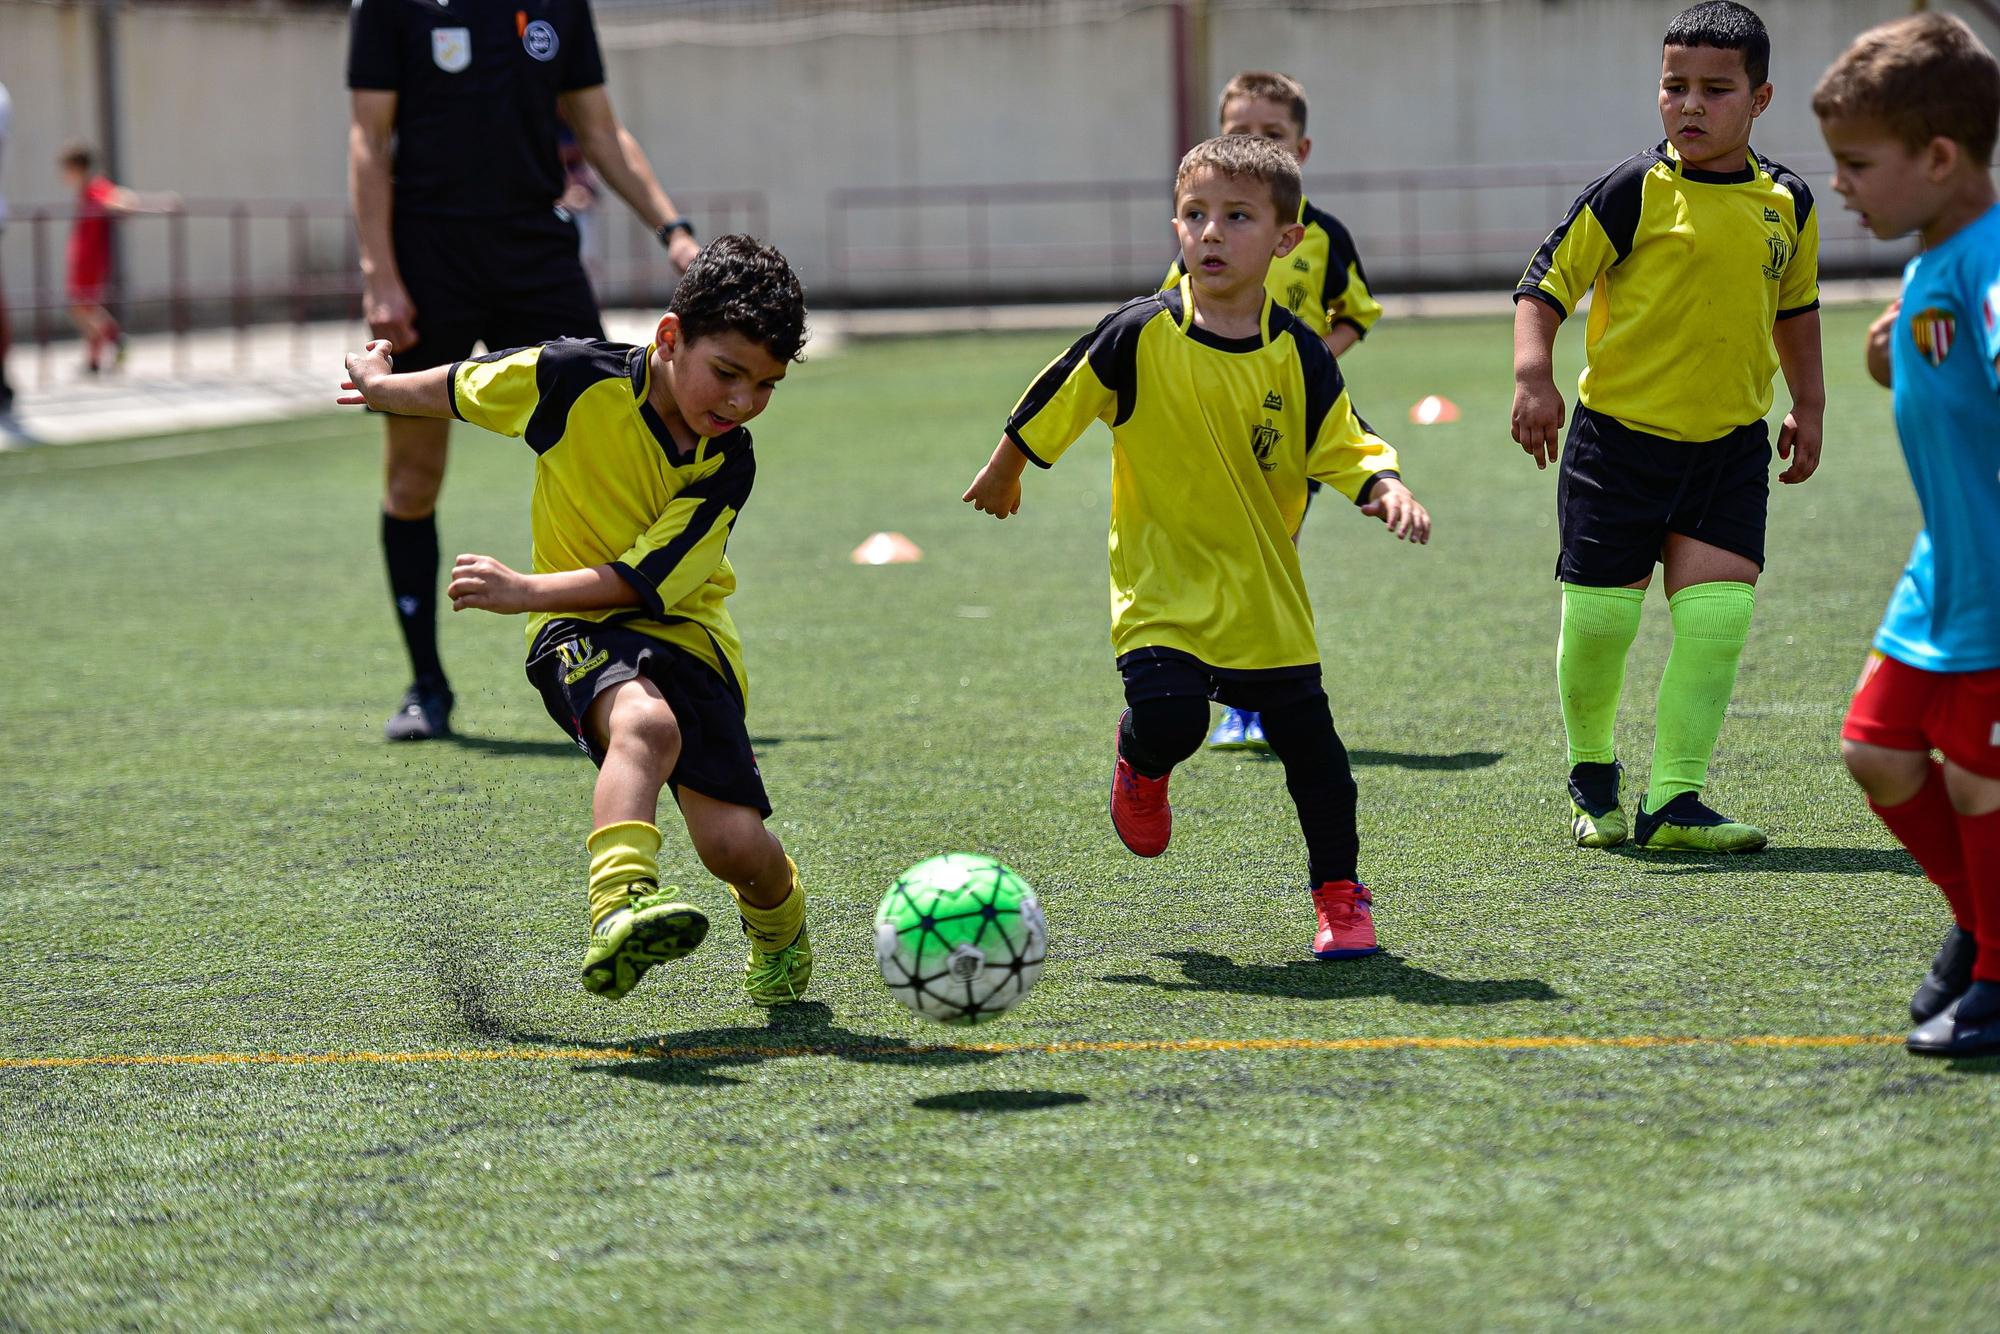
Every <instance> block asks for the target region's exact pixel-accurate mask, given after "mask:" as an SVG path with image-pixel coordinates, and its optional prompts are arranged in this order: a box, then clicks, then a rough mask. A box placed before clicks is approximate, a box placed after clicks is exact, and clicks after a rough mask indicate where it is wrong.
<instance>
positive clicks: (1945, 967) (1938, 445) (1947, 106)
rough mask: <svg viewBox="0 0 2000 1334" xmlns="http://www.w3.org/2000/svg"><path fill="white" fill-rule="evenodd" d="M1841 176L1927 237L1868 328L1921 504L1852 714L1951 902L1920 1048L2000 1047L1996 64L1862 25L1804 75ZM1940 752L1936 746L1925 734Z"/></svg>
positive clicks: (1880, 797) (1856, 741)
mask: <svg viewBox="0 0 2000 1334" xmlns="http://www.w3.org/2000/svg"><path fill="white" fill-rule="evenodd" d="M1813 111H1814V112H1815V113H1816V114H1817V115H1818V116H1819V118H1820V129H1821V131H1822V132H1823V133H1824V134H1825V136H1826V144H1827V147H1828V148H1829V149H1830V150H1831V151H1832V153H1833V162H1834V176H1833V188H1834V189H1835V190H1837V191H1838V192H1839V193H1840V196H1841V198H1842V199H1843V200H1845V201H1846V204H1847V207H1848V208H1849V209H1851V210H1853V211H1854V212H1856V213H1859V214H1860V215H1861V223H1862V225H1863V226H1864V227H1866V228H1867V229H1868V230H1869V231H1871V232H1873V233H1874V234H1875V235H1876V236H1878V237H1880V238H1882V239H1884V240H1888V239H1890V238H1892V237H1898V236H1907V235H1909V234H1910V233H1911V232H1915V233H1916V234H1917V235H1918V236H1919V237H1921V238H1922V240H1923V252H1922V253H1921V254H1919V255H1918V256H1917V257H1916V258H1915V259H1913V260H1911V261H1910V263H1909V266H1908V267H1907V268H1906V269H1904V271H1903V292H1902V296H1901V298H1900V299H1899V301H1898V303H1897V304H1896V305H1894V306H1892V307H1891V308H1890V310H1889V311H1888V313H1887V314H1885V315H1884V316H1883V318H1882V319H1880V320H1878V321H1877V322H1876V324H1875V327H1874V328H1873V329H1872V330H1870V338H1869V346H1868V367H1869V370H1870V372H1871V373H1872V374H1873V375H1874V376H1875V378H1876V379H1877V380H1879V381H1881V382H1882V383H1883V384H1885V385H1888V386H1889V387H1890V388H1891V390H1892V391H1893V392H1894V395H1895V413H1896V434H1897V435H1898V436H1899V437H1900V438H1901V440H1902V443H1903V457H1904V459H1905V461H1906V462H1907V463H1908V464H1909V469H1910V480H1911V482H1912V483H1913V484H1914V485H1915V487H1916V492H1917V500H1918V503H1919V504H1920V505H1921V506H1922V508H1923V514H1924V528H1923V531H1922V532H1920V533H1919V534H1917V540H1916V545H1915V546H1914V547H1913V548H1912V549H1911V551H1910V559H1909V564H1908V565H1906V566H1905V567H1904V569H1903V577H1902V578H1901V580H1899V581H1898V582H1897V584H1896V591H1895V592H1894V593H1893V594H1892V595H1891V596H1890V599H1889V608H1888V611H1887V613H1886V614H1885V615H1884V616H1883V618H1882V626H1881V629H1879V630H1878V631H1877V632H1876V635H1875V645H1874V651H1873V653H1871V654H1870V656H1869V660H1868V665H1867V668H1866V669H1865V670H1864V671H1863V673H1862V677H1861V684H1860V686H1859V687H1858V688H1857V689H1856V690H1855V693H1854V702H1853V704H1852V706H1851V707H1850V708H1849V710H1848V714H1847V723H1846V726H1845V727H1844V728H1842V731H1841V737H1842V740H1841V753H1842V754H1843V756H1844V757H1845V758H1846V760H1847V767H1848V770H1849V771H1850V772H1851V773H1852V774H1853V775H1854V779H1855V781H1856V782H1858V783H1859V784H1860V785H1861V788H1862V790H1863V791H1864V792H1866V793H1867V794H1868V805H1869V807H1870V809H1872V810H1873V811H1874V812H1875V814H1876V815H1878V816H1879V817H1881V820H1882V823H1884V824H1885V825H1887V826H1888V827H1889V831H1890V832H1891V833H1893V834H1894V835H1895V836H1896V838H1897V840H1898V841H1899V842H1901V843H1902V845H1903V846H1904V847H1906V848H1908V849H1909V850H1910V855H1911V856H1913V857H1915V858H1916V860H1917V864H1918V865H1919V866H1921V867H1922V868H1923V870H1924V874H1925V875H1927V876H1928V877H1930V880H1931V882H1932V883H1933V884H1935V885H1936V886H1937V887H1938V888H1939V889H1940V890H1942V891H1943V892H1944V896H1945V899H1946V900H1947V901H1948V902H1949V903H1950V905H1951V915H1952V921H1953V925H1952V928H1951V931H1950V934H1949V935H1948V936H1947V938H1946V940H1945V944H1944V948H1943V949H1942V950H1940V951H1939V952H1938V956H1937V959H1936V961H1935V962H1934V963H1933V964H1932V966H1931V973H1930V976H1929V977H1927V978H1925V979H1924V982H1923V985H1922V986H1920V987H1919V988H1918V989H1917V992H1916V995H1915V996H1913V997H1912V998H1911V1000H1910V1018H1911V1019H1912V1020H1914V1021H1915V1022H1916V1025H1917V1027H1916V1029H1915V1031H1913V1032H1912V1033H1911V1034H1910V1036H1909V1048H1910V1050H1911V1051H1913V1052H1918V1053H1921V1054H1923V1055H1930V1056H1984V1055H1990V1054H1992V1053H1995V1052H2000V313H1996V312H2000V207H1996V206H1995V194H1994V187H1993V176H1992V166H1991V164H1992V161H1993V143H1994V138H1995V135H1996V133H2000V65H1996V63H1995V62H1994V59H1993V56H1992V55H1991V54H1990V53H1989V52H1988V51H1987V50H1986V48H1985V47H1983V46H1981V45H1980V44H1979V40H1978V39H1977V38H1976V37H1974V36H1973V35H1972V31H1971V29H1969V28H1967V27H1966V26H1965V24H1963V23H1961V22H1960V21H1959V20H1957V19H1955V18H1951V17H1949V16H1947V15H1944V14H1918V15H1914V16H1912V17H1910V18H1907V19H1898V20H1896V21H1895V22H1892V23H1885V24H1883V25H1882V26H1880V27H1878V28H1871V29H1870V30H1869V31H1867V32H1865V33H1863V34H1862V35H1861V36H1860V37H1859V38H1858V39H1856V41H1855V43H1854V45H1853V46H1851V47H1849V48H1848V49H1847V51H1846V53H1845V54H1843V55H1842V56H1841V57H1840V59H1839V60H1837V61H1835V62H1834V64H1833V67H1832V68H1831V69H1829V70H1827V72H1826V75H1825V76H1824V77H1823V78H1822V79H1821V80H1820V82H1819V87H1818V88H1817V89H1815V90H1814V92H1813ZM1934 750H1935V751H1937V752H1939V753H1940V754H1942V755H1943V757H1944V758H1943V760H1942V762H1940V761H1939V760H1936V759H1933V758H1932V757H1931V753H1932V751H1934Z"/></svg>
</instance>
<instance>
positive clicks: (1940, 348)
mask: <svg viewBox="0 0 2000 1334" xmlns="http://www.w3.org/2000/svg"><path fill="white" fill-rule="evenodd" d="M1956 327H1957V325H1956V321H1955V320H1954V319H1953V318H1952V314H1951V312H1950V311H1948V310H1939V309H1938V308H1937V307H1936V306H1931V307H1928V308H1927V309H1924V310H1920V311H1918V312H1917V313H1916V314H1915V315H1912V316H1911V317H1910V339H1911V341H1912V342H1914V343H1915V344H1916V345H1917V351H1918V352H1919V353H1920V354H1921V355H1922V356H1923V359H1924V360H1925V361H1928V362H1929V363H1930V364H1931V365H1933V366H1941V365H1943V364H1944V359H1945V358H1946V357H1948V356H1950V355H1951V344H1952V334H1953V333H1954V332H1955V330H1956Z"/></svg>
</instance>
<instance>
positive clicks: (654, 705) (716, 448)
mask: <svg viewBox="0 0 2000 1334" xmlns="http://www.w3.org/2000/svg"><path fill="white" fill-rule="evenodd" d="M804 344H805V297H804V293H803V292H802V291H801V289H800V287H799V282H798V279H797V278H796V277H795V276H794V275H793V273H792V270H791V266H790V265H788V264H787V263H786V262H785V257H784V256H783V255H781V254H779V253H778V252H777V251H776V250H774V249H772V248H771V247H770V246H767V245H763V244H761V243H760V242H758V241H756V240H754V239H752V238H750V237H747V236H724V237H719V238H717V239H716V241H715V243H714V244H712V245H711V246H709V248H708V249H706V250H704V251H702V252H701V254H700V255H699V256H697V257H696V258H695V260H694V262H693V263H692V264H690V265H689V266H688V270H687V273H686V275H685V276H684V277H683V278H682V279H681V281H680V284H679V286H677V287H676V288H675V289H674V296H673V303H672V304H671V305H670V306H669V307H668V310H667V313H666V314H665V315H663V316H662V317H661V318H660V323H659V327H658V329H657V331H656V333H655V336H654V341H653V342H652V344H651V345H649V346H647V347H629V346H626V345H623V344H619V343H605V342H593V341H585V340H580V339H561V340H558V341H556V342H553V343H544V344H540V345H537V346H533V347H525V348H515V349H511V350H501V351H498V352H493V353H490V354H488V355H486V356H481V357H473V358H469V359H467V360H463V361H456V362H452V363H450V364H448V365H443V366H436V367H432V368H430V369H427V370H420V371H413V372H410V373H408V374H403V375H398V374H395V373H394V372H393V370H392V368H391V365H390V360H389V354H390V348H389V345H388V344H387V342H385V341H379V340H378V341H376V342H371V343H370V344H369V345H368V347H367V350H365V351H363V352H357V353H354V354H352V355H351V356H349V357H348V359H347V365H348V375H349V387H350V388H352V389H353V390H354V391H355V392H354V393H353V394H351V395H349V396H347V397H344V398H342V399H341V400H340V401H341V402H343V403H354V404H360V403H366V404H367V405H368V406H369V407H371V408H374V409H376V410H377V411H381V412H394V413H403V414H407V415H411V416H422V417H456V418H458V419H460V420H462V421H469V422H471V423H473V424H474V425H476V426H484V427H486V428H487V429H488V430H491V431H497V432H499V433H500V434H502V435H512V436H519V437H521V438H522V439H524V440H525V441H526V442H527V444H528V446H529V448H531V449H533V450H534V451H535V456H536V458H535V494H534V502H533V510H532V514H533V529H534V555H533V571H534V572H533V573H530V574H523V573H519V572H517V571H514V570H511V569H509V568H507V567H506V566H505V565H503V564H501V563H500V562H499V561H497V560H495V559H493V558H492V557H491V556H474V555H465V556H460V557H459V558H458V560H457V561H456V563H455V564H454V565H453V567H452V572H451V584H450V586H449V587H448V588H447V589H446V595H447V596H448V597H450V599H451V605H452V610H453V611H463V610H465V609H466V608H468V607H477V608H480V609H482V610H485V611H494V612H502V613H518V612H527V613H529V617H528V625H527V635H528V679H529V680H530V681H531V682H533V683H534V685H535V686H536V687H537V689H539V690H540V692H541V695H542V702H543V704H544V706H545V707H546V708H547V709H548V711H549V716H550V717H552V718H554V719H555V720H556V722H557V723H558V724H559V725H561V727H562V728H563V730H564V731H565V732H567V733H568V734H569V735H570V736H571V737H572V738H573V739H574V740H575V741H576V743H577V745H578V746H580V747H582V749H583V751H584V753H585V754H586V755H588V756H590V758H591V760H592V761H593V762H595V763H596V765H597V766H598V777H597V788H596V792H595V794H594V796H593V798H592V803H591V804H592V816H593V820H592V825H593V828H592V832H591V835H590V838H589V839H588V840H587V843H586V846H587V847H588V849H589V851H590V881H589V887H590V893H589V898H590V928H591V929H590V935H589V938H588V943H587V945H586V949H585V954H584V963H583V987H584V990H586V991H589V992H591V993H592V994H594V995H598V996H603V997H605V998H606V999H609V1000H617V999H618V998H620V997H621V996H623V995H625V993H626V992H628V991H630V990H631V989H632V987H633V986H634V985H635V984H636V983H637V982H638V981H639V979H640V977H641V976H643V975H644V974H645V972H646V970H647V969H649V968H651V967H653V966H654V965H655V964H662V963H667V962H669V961H671V960H674V959H678V958H680V957H681V956H682V955H684V954H686V953H688V952H689V951H691V950H693V949H694V948H695V947H696V946H697V945H699V944H700V943H701V941H702V938H703V937H704V936H705V935H706V934H707V933H708V918H707V916H706V915H705V914H704V913H703V912H702V911H701V910H700V909H699V908H697V907H695V906H694V905H692V904H689V903H683V902H680V901H678V900H677V899H676V898H675V896H674V891H673V890H672V888H671V887H669V888H668V889H667V890H664V891H663V890H662V889H661V888H660V884H659V852H660V843H661V839H660V831H659V829H658V827H657V826H656V824H655V823H654V821H655V820H656V818H657V813H658V806H659V796H660V789H661V788H662V787H671V788H672V789H673V794H674V800H675V802H676V804H678V805H679V807H680V811H681V817H682V819H683V820H684V821H685V822H686V824H687V830H688V835H689V837H690V839H691V841H692V842H693V844H694V850H695V853H696V855H698V856H699V857H700V858H701V860H702V864H703V865H704V866H706V867H707V868H708V870H709V871H710V872H711V873H712V874H713V875H715V876H716V877H717V878H718V879H720V880H722V881H724V882H725V883H726V884H728V886H729V888H730V892H731V893H732V894H733V895H734V896H735V898H736V904H737V911H738V915H739V916H740V917H741V919H742V922H743V931H744V934H745V935H746V936H748V937H749V939H750V955H749V960H748V962H747V964H746V968H745V986H746V987H747V988H748V989H749V992H750V997H751V999H752V1000H754V1001H756V1002H757V1003H758V1004H760V1005H782V1004H785V1003H787V1002H790V1001H793V1000H796V999H798V997H799V996H800V994H801V993H802V992H803V991H804V990H805V986H806V983H807V981H808V979H809V978H810V977H811V975H812V947H811V945H810V944H809V943H808V940H807V936H806V924H805V890H804V889H803V887H802V886H801V885H800V884H799V879H798V867H797V866H795V865H794V864H793V863H792V861H791V859H790V858H789V857H787V856H786V855H785V849H784V847H783V846H782V845H781V844H780V843H779V842H778V840H777V838H776V837H775V836H774V835H773V834H772V833H771V832H770V830H769V829H767V828H766V827H765V824H764V821H765V820H767V819H768V818H769V817H770V814H771V802H770V798H769V797H768V796H766V795H765V791H764V779H763V775H762V774H761V773H760V772H759V771H758V767H757V760H756V757H755V756H754V755H753V754H752V753H751V749H750V737H749V733H748V731H747V730H746V728H745V726H744V709H745V706H746V700H747V687H746V678H745V674H744V671H743V648H742V641H741V639H740V638H739V637H738V635H737V633H736V625H735V622H734V620H733V619H732V618H731V617H730V615H729V611H728V608H727V607H726V606H725V605H724V600H725V599H726V598H728V597H729V595H730V594H731V593H733V592H734V591H735V590H736V575H735V572H734V571H733V570H732V569H731V568H730V564H729V558H728V556H727V555H726V554H725V548H726V547H727V545H728V541H729V534H730V530H731V527H732V526H733V524H734V523H735V520H736V516H737V515H738V514H739V513H740V512H741V511H742V509H743V506H744V504H745V503H746V502H747V501H748V499H749V496H750V487H751V483H752V481H753V480H754V479H755V477H756V472H757V462H756V456H755V455H754V454H753V453H752V452H751V446H750V433H749V432H748V431H746V430H744V429H743V424H744V423H745V422H747V421H749V420H750V419H751V418H753V417H755V416H757V414H758V413H760V412H762V411H763V410H764V406H765V404H766V403H768V402H769V401H770V396H771V393H772V391H773V390H774V389H775V388H776V387H777V384H778V381H780V380H781V379H783V378H784V375H785V368H786V366H787V365H788V364H789V363H790V362H792V361H795V360H797V359H798V357H799V355H800V352H801V349H802V348H803V347H804Z"/></svg>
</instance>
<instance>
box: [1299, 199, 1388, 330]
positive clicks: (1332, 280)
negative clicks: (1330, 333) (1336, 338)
mask: <svg viewBox="0 0 2000 1334" xmlns="http://www.w3.org/2000/svg"><path fill="white" fill-rule="evenodd" d="M1307 207H1308V208H1309V209H1310V210H1311V216H1312V219H1313V221H1315V222H1317V223H1318V224H1319V225H1320V227H1321V228H1322V229H1324V230H1325V232H1326V287H1325V289H1324V290H1323V291H1322V292H1321V293H1320V303H1321V305H1322V306H1323V307H1324V308H1325V310H1326V322H1327V327H1328V328H1332V327H1333V326H1334V325H1336V324H1351V325H1353V326H1354V331H1355V332H1356V333H1358V334H1360V335H1362V336H1363V337H1364V338H1365V337H1366V336H1367V334H1368V331H1369V330H1370V329H1372V328H1374V327H1375V321H1377V320H1379V319H1381V318H1382V303H1381V302H1380V301H1377V300H1376V299H1375V293H1374V292H1373V291H1371V290H1370V289H1369V286H1368V271H1367V270H1366V269H1364V268H1363V267H1362V266H1361V252H1360V250H1359V249H1357V248H1356V247H1355V244H1354V234H1353V233H1352V232H1350V231H1348V230H1347V228H1346V226H1345V225H1344V224H1342V222H1341V221H1340V219H1339V218H1336V217H1334V216H1333V215H1332V214H1331V213H1328V212H1326V211H1324V210H1323V209H1316V208H1311V206H1310V205H1308V206H1307Z"/></svg>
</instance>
